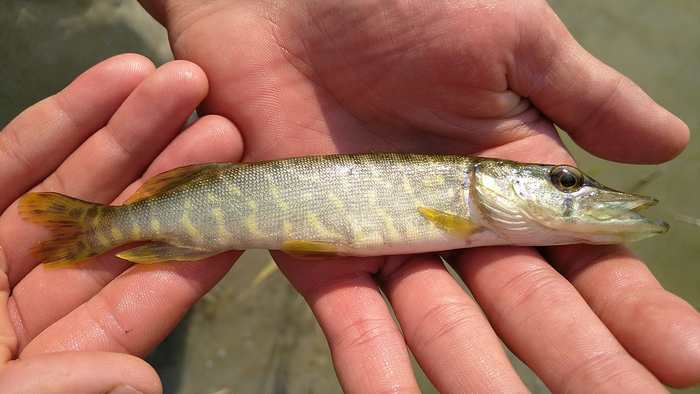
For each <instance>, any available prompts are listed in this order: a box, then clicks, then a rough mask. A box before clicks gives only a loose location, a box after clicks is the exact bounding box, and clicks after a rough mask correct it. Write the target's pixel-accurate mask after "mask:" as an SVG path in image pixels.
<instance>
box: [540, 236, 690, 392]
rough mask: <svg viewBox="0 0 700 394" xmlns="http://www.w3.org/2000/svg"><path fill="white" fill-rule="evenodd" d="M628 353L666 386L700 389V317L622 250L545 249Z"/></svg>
mask: <svg viewBox="0 0 700 394" xmlns="http://www.w3.org/2000/svg"><path fill="white" fill-rule="evenodd" d="M542 251H543V255H544V256H545V257H546V258H547V260H548V261H551V262H552V265H553V266H554V268H556V269H557V270H558V271H559V272H561V273H562V275H564V277H566V278H567V279H568V280H569V281H571V283H572V284H573V285H574V286H575V287H576V289H577V290H578V291H579V293H581V295H582V296H583V298H584V299H585V300H586V302H587V303H588V305H590V307H591V308H592V309H593V311H594V312H595V313H596V315H598V317H599V318H600V320H601V321H602V322H603V323H604V324H605V325H606V326H607V327H608V328H609V329H610V331H611V332H612V333H613V335H615V338H617V340H618V341H619V342H620V343H621V344H622V346H624V348H625V349H626V350H627V351H628V352H629V353H630V354H631V355H632V357H634V358H635V359H637V360H638V361H639V362H641V363H642V364H643V365H644V366H645V367H646V368H647V369H649V370H650V371H651V372H652V373H653V374H654V375H656V377H657V378H659V379H660V380H661V381H662V382H663V383H665V384H667V385H669V386H673V387H689V386H693V385H697V384H700V347H699V346H698V344H700V314H699V313H698V312H697V311H695V310H694V309H693V307H692V306H690V305H689V304H688V303H687V302H685V301H684V300H682V299H680V298H679V297H677V296H675V295H673V294H671V293H669V292H667V291H665V290H664V289H663V288H662V287H661V285H660V284H659V283H658V282H657V280H656V278H654V276H653V275H652V273H651V272H649V269H648V268H647V266H646V265H644V263H642V262H641V261H639V259H638V258H637V257H636V256H635V255H634V254H633V253H632V252H631V251H630V250H629V249H628V248H627V247H624V246H619V245H610V246H598V247H594V246H590V245H572V246H566V247H557V248H542Z"/></svg>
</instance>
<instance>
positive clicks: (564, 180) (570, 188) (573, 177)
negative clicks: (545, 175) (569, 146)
mask: <svg viewBox="0 0 700 394" xmlns="http://www.w3.org/2000/svg"><path fill="white" fill-rule="evenodd" d="M549 179H550V180H551V181H552V184H553V185H554V187H556V188H557V189H559V190H561V191H563V192H567V193H570V192H575V191H576V190H578V189H580V188H581V186H583V181H584V178H583V173H581V171H579V170H578V169H576V168H574V167H570V166H556V167H554V168H552V171H550V173H549Z"/></svg>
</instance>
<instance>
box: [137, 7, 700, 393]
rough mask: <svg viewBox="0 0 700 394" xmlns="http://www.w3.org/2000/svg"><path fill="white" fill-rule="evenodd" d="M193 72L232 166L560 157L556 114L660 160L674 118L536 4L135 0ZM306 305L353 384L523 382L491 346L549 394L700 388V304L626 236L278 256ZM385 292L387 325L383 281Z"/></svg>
mask: <svg viewBox="0 0 700 394" xmlns="http://www.w3.org/2000/svg"><path fill="white" fill-rule="evenodd" d="M142 4H143V5H144V6H145V7H146V8H147V9H149V11H150V12H151V13H152V14H153V15H154V16H156V18H158V19H159V20H160V21H161V22H163V23H164V25H165V26H166V27H167V28H168V30H169V34H170V38H171V44H172V47H173V51H174V53H175V56H176V57H177V58H181V59H187V60H190V61H193V62H195V63H196V64H198V65H199V66H201V67H202V68H203V69H204V71H205V72H206V74H207V76H208V77H209V80H210V84H211V88H210V94H209V96H208V97H207V99H206V100H205V101H204V105H203V106H202V107H201V109H202V110H203V113H210V114H218V115H222V116H225V117H227V118H228V119H230V120H232V121H233V122H234V123H235V124H236V126H237V127H239V129H240V130H241V133H242V136H243V139H244V141H245V153H244V155H243V159H244V160H247V161H257V160H263V159H273V158H280V157H289V156H300V155H307V154H330V153H338V152H340V153H354V152H366V151H409V152H423V153H442V154H451V153H452V154H471V155H484V156H496V157H503V158H508V159H515V160H520V161H531V162H551V163H571V162H572V159H571V157H570V156H569V155H568V153H567V152H566V150H565V148H564V147H563V145H562V143H561V141H560V140H559V137H558V135H557V133H556V132H555V129H554V127H553V125H552V122H554V123H556V124H558V125H559V126H561V127H562V128H563V129H564V130H566V131H567V132H568V133H569V134H570V135H571V137H572V138H573V139H574V140H575V141H576V142H577V143H578V144H579V145H581V146H582V147H583V148H585V149H586V150H588V151H589V152H591V153H594V154H596V155H598V156H601V157H603V158H607V159H611V160H617V161H624V162H636V163H657V162H660V161H664V160H668V159H670V158H672V157H674V156H675V155H677V154H678V153H679V152H680V151H681V150H682V149H683V147H684V146H685V144H686V141H687V139H688V129H687V127H686V126H685V125H684V124H683V123H682V122H681V121H680V120H679V119H677V118H675V117H674V116H672V115H671V114H669V113H668V112H667V111H665V110H664V109H662V108H661V107H659V106H658V105H656V104H655V103H654V102H653V101H652V100H651V99H650V98H649V97H647V96H646V95H645V94H644V93H643V92H642V91H641V90H640V89H639V88H638V87H636V86H635V85H634V84H633V83H632V82H631V81H629V80H628V79H626V78H625V77H623V76H622V75H620V74H619V73H617V72H615V71H614V70H612V69H610V68H608V67H606V66H605V65H603V64H601V63H600V62H598V61H597V60H596V59H594V58H593V57H592V56H591V55H590V54H588V53H586V52H585V51H584V50H583V49H582V48H581V47H580V46H579V45H578V44H577V43H576V42H575V41H574V40H573V38H572V37H571V36H570V35H569V34H568V32H567V31H566V29H565V27H564V26H563V25H562V24H561V22H560V21H559V20H558V19H557V17H556V16H555V15H554V13H553V12H552V11H551V9H550V8H549V7H548V6H547V4H546V2H544V1H529V2H520V1H510V2H476V3H474V2H426V1H419V0H415V1H372V0H365V1H354V2H324V1H313V0H297V1H293V0H287V1H239V2H226V1H207V2H193V1H184V0H142ZM275 259H276V261H277V262H278V264H279V266H280V268H281V269H282V271H283V272H284V273H285V275H287V277H288V278H289V279H290V281H291V282H292V283H293V284H294V285H295V286H296V288H297V289H298V290H299V291H300V293H301V294H302V295H303V296H304V297H305V298H306V300H307V301H308V302H309V304H310V306H311V308H312V309H313V311H314V313H315V315H316V317H317V318H318V320H319V323H320V324H321V326H322V328H323V330H324V332H325V334H326V337H327V338H328V341H329V344H330V347H331V351H332V354H333V359H334V363H335V366H336V371H337V373H338V377H339V379H340V382H341V385H342V386H343V388H344V389H345V390H346V391H348V392H381V391H389V390H392V391H393V390H397V391H418V389H417V387H416V383H415V380H414V378H413V375H412V371H411V366H410V362H409V357H408V355H407V352H406V349H405V347H406V344H408V347H409V348H410V349H411V350H412V352H413V354H414V355H415V356H416V359H417V360H418V361H419V363H420V364H421V366H422V368H423V369H424V370H425V372H426V374H427V375H428V377H429V378H430V379H431V380H432V382H433V383H434V384H435V385H436V387H437V388H438V389H439V390H440V391H443V392H454V391H459V392H465V391H466V392H497V391H503V392H516V391H525V388H524V387H523V385H522V383H521V382H520V381H519V379H518V377H517V376H516V374H515V372H514V371H513V369H512V367H511V366H510V364H509V362H508V360H507V359H506V357H505V355H504V353H503V351H502V349H501V346H500V344H499V342H498V338H501V339H502V340H503V341H504V342H505V343H506V344H507V345H508V346H509V347H510V349H512V350H513V351H514V353H515V354H516V355H517V356H518V357H519V358H520V359H522V360H523V361H524V362H525V363H526V364H528V365H529V366H530V367H531V368H532V369H533V370H534V371H535V372H536V373H537V375H538V376H539V377H540V378H541V379H542V380H543V381H544V382H545V384H546V385H547V386H548V387H549V388H550V389H551V390H552V391H554V392H560V391H577V392H590V391H592V390H596V391H603V392H655V391H664V389H663V387H662V386H661V384H660V383H659V381H661V382H664V383H666V384H669V385H671V386H688V385H694V384H697V383H698V382H700V350H699V349H700V348H699V347H698V343H700V315H698V313H697V312H696V311H695V310H693V308H692V307H690V306H689V305H688V304H687V303H685V302H684V301H682V300H681V299H679V298H677V297H675V296H674V295H672V294H670V293H668V292H665V291H664V290H663V289H662V288H661V286H660V285H659V284H658V282H657V281H656V280H655V279H654V277H653V276H652V275H651V274H650V273H649V271H648V270H647V268H646V267H645V266H644V264H643V263H642V262H640V261H639V259H638V258H637V257H636V256H634V255H633V254H632V253H631V252H630V251H629V249H627V248H626V247H625V246H619V245H617V246H588V245H575V246H567V247H556V248H554V247H553V248H539V249H533V248H507V247H493V248H476V249H469V250H464V251H461V252H459V253H456V254H452V255H451V256H449V259H448V262H449V263H450V264H451V265H452V266H453V267H454V268H455V270H456V271H457V273H458V274H459V275H460V277H461V278H462V279H463V280H464V281H465V283H466V284H467V286H468V287H469V288H470V290H471V291H472V293H473V295H474V297H475V299H476V301H477V302H478V304H479V306H481V308H482V309H483V311H484V313H485V315H486V317H487V318H488V319H489V320H488V321H487V320H486V319H484V318H483V317H482V315H481V312H480V311H479V308H478V307H477V305H476V304H475V303H474V302H473V301H472V300H471V299H470V298H469V297H468V296H467V295H466V294H464V292H463V291H462V290H461V288H460V287H459V286H458V284H457V283H456V282H455V281H454V280H453V279H452V277H451V276H450V275H449V273H448V272H447V271H446V269H445V267H444V266H443V264H442V263H441V261H440V260H439V258H438V257H436V256H394V257H387V258H374V259H356V258H354V259H345V260H339V261H332V262H316V261H314V262H307V261H300V260H295V259H293V258H290V257H288V256H285V255H283V254H275ZM380 291H383V292H384V293H385V294H386V296H387V298H388V300H389V302H390V303H391V305H392V307H393V309H394V311H395V313H396V317H397V319H398V321H399V323H400V325H401V328H402V331H399V330H398V329H397V328H396V326H395V325H394V322H393V321H392V318H391V316H390V314H389V311H388V309H387V308H386V305H385V303H384V300H383V298H382V295H381V292H380Z"/></svg>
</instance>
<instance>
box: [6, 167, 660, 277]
mask: <svg viewBox="0 0 700 394" xmlns="http://www.w3.org/2000/svg"><path fill="white" fill-rule="evenodd" d="M655 203H656V200H654V199H652V198H649V197H644V196H637V195H633V194H628V193H623V192H618V191H615V190H613V189H609V188H607V187H605V186H603V185H601V184H599V183H598V182H596V181H594V180H593V179H591V178H590V177H588V176H586V175H585V174H583V173H581V172H580V171H579V170H577V169H576V168H574V167H570V166H566V165H540V164H526V163H516V162H512V161H507V160H501V159H489V158H479V157H470V156H440V155H422V154H404V153H376V154H356V155H331V156H310V157H299V158H290V159H281V160H274V161H267V162H258V163H205V164H194V165H190V166H186V167H181V168H177V169H174V170H171V171H167V172H165V173H163V174H159V175H157V176H155V177H153V178H152V179H150V180H148V181H147V182H146V183H144V185H143V186H142V187H141V188H139V190H138V191H137V192H136V193H135V194H134V196H132V197H131V198H129V199H128V200H127V201H126V202H125V203H124V204H123V205H121V206H107V205H101V204H95V203H90V202H86V201H82V200H78V199H75V198H72V197H68V196H64V195H61V194H57V193H29V194H27V195H25V196H23V197H21V199H20V204H19V212H20V215H21V217H22V218H23V219H25V220H26V221H29V222H32V223H37V224H39V225H42V226H44V227H47V228H49V229H51V230H52V232H53V233H54V236H53V238H50V239H48V240H46V241H43V242H41V243H40V244H38V245H37V246H35V247H34V248H33V249H32V250H31V252H32V253H33V254H34V255H35V256H37V258H38V259H39V260H40V261H41V262H43V263H44V264H45V266H47V267H57V266H64V265H69V264H72V263H75V262H77V261H81V260H84V259H87V258H90V257H93V256H96V255H99V254H101V253H104V252H106V251H108V250H110V249H113V248H115V247H117V246H120V245H124V244H128V243H130V242H135V241H151V242H149V243H147V244H145V245H141V246H137V247H136V248H133V249H129V250H126V251H124V252H121V253H118V254H117V255H118V256H119V257H121V258H124V259H127V260H130V261H133V262H137V263H154V262H159V261H167V260H197V259H203V258H206V257H209V256H212V255H215V254H218V253H221V252H224V251H226V250H232V249H237V250H244V249H272V250H283V251H285V252H287V253H289V254H291V255H293V256H296V257H303V258H327V257H342V256H379V255H387V254H405V253H421V252H439V251H442V250H450V249H457V248H463V247H474V246H484V245H535V246H536V245H558V244H569V243H581V242H584V243H593V244H596V243H620V242H631V241H635V240H638V239H642V238H646V237H648V236H651V235H654V234H659V233H663V232H665V231H666V230H667V229H668V225H667V224H666V223H664V222H661V221H658V220H652V219H647V218H645V217H643V216H641V215H639V214H637V213H636V212H637V211H639V210H641V209H644V208H646V207H648V206H651V205H653V204H655ZM603 217H605V219H601V218H603Z"/></svg>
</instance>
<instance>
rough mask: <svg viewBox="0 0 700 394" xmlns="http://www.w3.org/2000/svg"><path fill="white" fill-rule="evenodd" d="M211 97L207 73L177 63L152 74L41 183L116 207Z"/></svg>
mask: <svg viewBox="0 0 700 394" xmlns="http://www.w3.org/2000/svg"><path fill="white" fill-rule="evenodd" d="M207 91H208V85H207V79H206V76H205V75H204V72H203V71H202V70H201V69H200V68H199V67H197V66H196V65H195V64H193V63H189V62H184V61H174V62H169V63H166V64H165V65H163V66H161V67H159V68H158V69H157V70H156V71H155V72H153V73H151V74H150V75H149V76H148V78H146V79H145V80H144V81H143V82H142V83H141V84H140V85H139V86H137V87H136V89H135V90H134V91H133V92H132V94H131V95H130V96H129V97H128V98H127V99H126V100H125V101H124V103H123V104H122V105H121V107H119V109H118V110H117V111H116V112H115V113H114V116H112V118H111V119H110V121H109V123H108V124H107V125H106V126H105V127H104V128H103V129H102V130H100V131H99V132H97V133H95V134H94V135H93V136H91V137H90V138H89V139H88V140H87V141H85V143H83V144H82V146H80V147H79V148H78V149H77V150H76V151H75V153H73V154H72V155H71V156H70V157H69V158H68V159H66V160H65V162H64V163H63V164H61V166H59V168H58V169H57V170H56V171H55V172H54V173H53V174H51V175H50V176H49V177H47V178H46V180H45V181H44V182H43V183H42V186H41V190H53V191H58V192H61V193H65V194H68V195H71V196H75V197H78V198H83V199H87V200H90V201H95V202H105V203H107V202H111V201H112V200H114V198H115V197H116V196H117V195H118V194H119V193H121V192H122V191H123V190H124V188H125V187H126V186H127V185H129V184H130V183H131V182H133V181H134V180H135V179H137V178H138V177H139V176H140V175H141V174H142V173H143V171H144V170H145V169H146V168H147V167H148V166H149V165H150V164H151V162H152V161H153V159H155V158H156V157H157V156H158V155H159V154H160V153H161V151H162V150H163V149H164V148H165V147H166V146H167V145H168V144H169V143H170V142H171V141H172V139H173V138H174V137H175V136H177V135H178V133H179V131H180V129H181V128H182V125H183V124H184V123H185V122H186V121H187V118H189V116H190V114H191V113H192V111H193V110H194V109H195V108H196V107H197V106H198V105H199V103H200V102H201V101H202V100H203V99H204V97H205V96H206V94H207Z"/></svg>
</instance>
